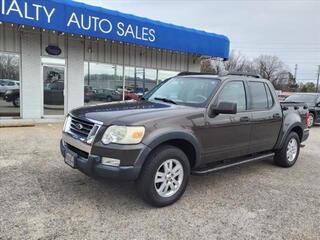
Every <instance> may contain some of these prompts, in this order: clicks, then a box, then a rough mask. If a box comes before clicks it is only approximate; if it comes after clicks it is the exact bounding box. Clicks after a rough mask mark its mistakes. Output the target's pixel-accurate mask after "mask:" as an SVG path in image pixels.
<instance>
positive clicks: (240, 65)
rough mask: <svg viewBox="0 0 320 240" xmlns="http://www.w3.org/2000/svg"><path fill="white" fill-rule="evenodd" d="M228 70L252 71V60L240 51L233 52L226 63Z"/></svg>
mask: <svg viewBox="0 0 320 240" xmlns="http://www.w3.org/2000/svg"><path fill="white" fill-rule="evenodd" d="M224 65H225V69H226V71H229V72H252V70H253V64H252V62H251V61H250V60H249V59H248V58H247V57H246V56H245V55H243V54H241V53H240V52H238V53H236V52H235V51H234V50H233V51H232V52H231V54H230V57H229V59H228V61H226V62H225V63H224Z"/></svg>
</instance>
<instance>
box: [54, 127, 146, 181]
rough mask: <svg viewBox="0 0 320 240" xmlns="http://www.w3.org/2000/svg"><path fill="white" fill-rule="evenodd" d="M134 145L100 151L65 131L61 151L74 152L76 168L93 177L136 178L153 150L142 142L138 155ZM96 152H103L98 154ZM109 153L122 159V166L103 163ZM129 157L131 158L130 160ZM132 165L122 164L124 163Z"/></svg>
mask: <svg viewBox="0 0 320 240" xmlns="http://www.w3.org/2000/svg"><path fill="white" fill-rule="evenodd" d="M131 148H132V147H130V146H128V148H126V147H125V146H121V145H119V146H118V147H117V146H116V147H115V146H113V147H112V148H110V147H105V151H103V149H102V148H101V147H99V148H98V151H94V150H95V149H94V148H92V147H91V146H89V145H87V144H85V143H83V142H81V141H80V140H76V139H73V138H72V137H71V136H70V135H68V134H67V133H63V139H62V140H61V142H60V151H61V154H62V156H63V157H65V156H66V152H70V153H72V155H73V156H75V168H76V169H78V170H80V171H81V172H83V173H85V174H86V175H88V176H91V177H104V178H114V179H121V180H136V179H137V178H138V177H139V174H140V171H141V168H142V166H143V163H144V161H145V159H146V157H147V155H148V154H149V152H150V151H151V150H150V148H149V147H147V146H145V145H143V144H141V145H139V149H135V150H136V151H135V152H137V154H136V155H134V154H131V157H128V156H129V155H130V153H132V149H131ZM95 153H101V154H99V155H96V154H95ZM106 154H107V155H108V157H110V158H117V159H120V160H121V165H120V166H109V165H104V164H102V163H101V160H102V157H106V156H105V155H106ZM127 158H130V161H128V159H127ZM129 162H131V165H122V164H123V163H125V164H128V163H129Z"/></svg>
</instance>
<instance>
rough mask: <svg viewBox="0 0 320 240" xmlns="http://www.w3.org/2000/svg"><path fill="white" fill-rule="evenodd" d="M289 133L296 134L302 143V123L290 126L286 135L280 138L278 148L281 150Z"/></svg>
mask: <svg viewBox="0 0 320 240" xmlns="http://www.w3.org/2000/svg"><path fill="white" fill-rule="evenodd" d="M291 132H296V133H297V134H298V136H299V138H300V141H302V138H303V125H302V123H295V124H292V125H291V126H290V127H289V128H288V129H287V131H286V133H285V134H284V135H283V136H282V138H281V141H280V143H279V145H278V148H277V149H279V148H282V147H283V144H284V143H285V141H286V139H287V137H288V135H289V134H290V133H291Z"/></svg>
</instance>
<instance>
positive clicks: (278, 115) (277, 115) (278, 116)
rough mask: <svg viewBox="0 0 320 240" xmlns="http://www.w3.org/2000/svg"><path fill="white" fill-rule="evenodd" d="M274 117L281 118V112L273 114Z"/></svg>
mask: <svg viewBox="0 0 320 240" xmlns="http://www.w3.org/2000/svg"><path fill="white" fill-rule="evenodd" d="M272 117H273V119H280V118H281V116H280V114H279V113H275V114H273V116H272Z"/></svg>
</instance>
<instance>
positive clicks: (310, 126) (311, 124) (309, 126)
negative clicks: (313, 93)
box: [308, 113, 314, 128]
mask: <svg viewBox="0 0 320 240" xmlns="http://www.w3.org/2000/svg"><path fill="white" fill-rule="evenodd" d="M313 125H314V114H313V113H310V115H309V122H308V128H312V127H313Z"/></svg>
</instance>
